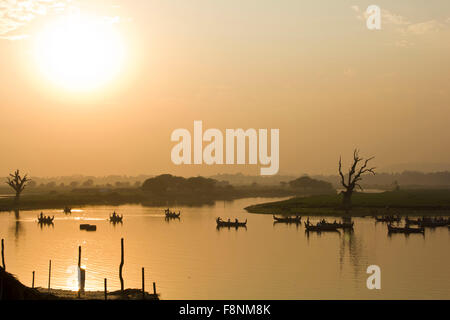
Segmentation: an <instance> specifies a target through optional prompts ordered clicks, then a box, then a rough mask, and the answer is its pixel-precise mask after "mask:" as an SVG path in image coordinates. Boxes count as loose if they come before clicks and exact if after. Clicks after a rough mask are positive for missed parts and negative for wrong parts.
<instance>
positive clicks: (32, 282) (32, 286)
mask: <svg viewBox="0 0 450 320" xmlns="http://www.w3.org/2000/svg"><path fill="white" fill-rule="evenodd" d="M31 288H32V289H34V271H33V281H31Z"/></svg>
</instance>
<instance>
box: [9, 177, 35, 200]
mask: <svg viewBox="0 0 450 320" xmlns="http://www.w3.org/2000/svg"><path fill="white" fill-rule="evenodd" d="M30 181H31V179H30V178H28V177H27V175H24V176H23V177H21V176H20V173H19V170H16V171H15V172H14V174H12V173H10V174H9V177H8V178H7V180H6V183H7V184H8V185H9V186H10V187H11V188H13V189H14V191H15V192H16V198H15V203H16V204H17V203H19V199H20V194H21V193H22V191H23V190H24V189H25V187H26V186H27V184H28V182H30Z"/></svg>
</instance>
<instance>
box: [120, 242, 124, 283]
mask: <svg viewBox="0 0 450 320" xmlns="http://www.w3.org/2000/svg"><path fill="white" fill-rule="evenodd" d="M120 247H121V254H120V266H119V279H120V290H121V291H122V292H123V290H124V286H123V276H122V269H123V238H122V239H120Z"/></svg>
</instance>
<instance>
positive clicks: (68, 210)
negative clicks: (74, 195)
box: [64, 206, 72, 213]
mask: <svg viewBox="0 0 450 320" xmlns="http://www.w3.org/2000/svg"><path fill="white" fill-rule="evenodd" d="M64 213H72V208H69V207H67V206H66V207H64Z"/></svg>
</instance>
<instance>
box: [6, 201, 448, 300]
mask: <svg viewBox="0 0 450 320" xmlns="http://www.w3.org/2000/svg"><path fill="white" fill-rule="evenodd" d="M282 199H284V198H276V199H267V198H248V199H240V200H235V201H229V202H228V201H225V202H224V201H217V202H215V204H214V205H210V206H202V207H175V208H172V209H174V210H176V211H178V210H181V219H180V220H171V221H168V222H167V221H166V220H165V219H164V212H163V208H161V207H160V208H157V207H143V206H140V205H122V206H117V207H112V206H88V207H83V208H79V210H76V211H74V212H73V213H72V214H68V215H65V214H64V213H63V212H62V210H45V211H44V214H47V215H54V216H55V221H54V226H53V227H52V226H43V227H42V228H41V227H40V226H39V225H38V223H37V222H36V216H37V214H38V213H40V211H37V210H36V211H21V212H20V213H19V216H16V215H15V213H14V212H10V213H8V212H1V213H0V237H1V238H4V239H5V261H6V270H7V271H9V272H11V273H13V274H14V275H16V276H17V277H18V279H19V280H20V281H22V282H23V283H24V284H25V285H28V286H31V279H32V271H33V270H34V271H35V272H36V280H35V285H36V286H41V287H47V281H48V263H49V259H51V260H52V278H51V287H52V288H58V289H76V288H77V276H76V272H75V271H76V266H77V263H78V246H79V245H81V246H82V262H81V264H82V265H84V266H85V267H86V290H103V283H104V282H103V281H104V280H103V279H104V278H107V279H108V290H117V289H119V288H120V282H119V276H118V274H119V264H120V239H121V238H122V237H123V238H124V241H125V264H124V279H125V287H126V288H140V287H141V268H142V267H145V275H146V290H147V291H151V290H152V289H151V287H152V282H153V281H155V282H156V286H157V291H158V292H159V293H161V299H450V272H449V270H450V251H449V250H448V248H449V244H450V231H449V229H448V228H447V227H445V228H436V229H434V230H430V229H426V231H425V235H424V236H423V235H420V234H411V235H410V236H405V235H403V234H394V235H392V236H388V234H387V227H386V225H385V224H382V223H375V222H374V220H373V219H372V218H368V217H367V218H354V219H353V221H354V222H355V227H354V232H351V233H348V232H346V233H343V232H340V233H322V234H315V233H310V234H309V236H308V234H307V233H305V230H304V226H298V227H297V226H296V225H284V224H275V225H274V224H273V219H272V216H271V215H258V214H249V213H247V212H246V211H245V210H244V209H243V208H244V207H246V206H248V205H251V204H257V203H261V202H267V201H276V200H282ZM113 210H115V211H116V212H117V213H119V214H123V216H124V221H123V224H122V225H120V224H119V225H115V226H114V225H112V224H110V223H109V222H108V221H107V218H108V216H109V214H110V213H112V211H113ZM218 216H220V217H222V218H224V219H227V218H231V219H234V218H239V219H240V220H245V219H248V224H247V225H248V227H247V229H242V228H240V229H238V230H236V229H234V228H233V229H220V230H217V229H216V222H215V218H216V217H218ZM310 219H311V221H315V220H318V219H319V218H314V217H310ZM331 220H334V218H333V219H331ZM81 223H90V224H96V225H97V231H96V232H87V231H83V230H80V229H79V225H80V224H81ZM369 265H378V266H380V268H381V290H368V289H367V287H366V280H367V277H368V276H369V275H368V274H367V273H366V270H367V267H368V266H369Z"/></svg>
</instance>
